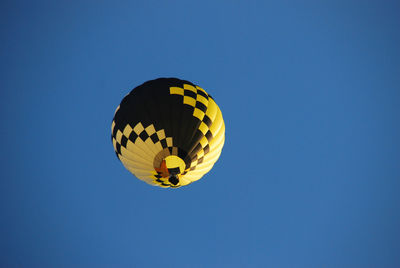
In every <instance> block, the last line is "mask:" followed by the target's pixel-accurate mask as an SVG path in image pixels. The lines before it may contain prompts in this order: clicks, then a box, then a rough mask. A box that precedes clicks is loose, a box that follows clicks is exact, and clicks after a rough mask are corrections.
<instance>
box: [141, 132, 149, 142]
mask: <svg viewBox="0 0 400 268" xmlns="http://www.w3.org/2000/svg"><path fill="white" fill-rule="evenodd" d="M139 137H140V138H141V139H142V141H145V140H147V138H148V137H149V134H147V132H146V131H144V130H143V131H142V133H140V134H139Z"/></svg>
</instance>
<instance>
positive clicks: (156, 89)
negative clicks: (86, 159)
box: [111, 78, 225, 188]
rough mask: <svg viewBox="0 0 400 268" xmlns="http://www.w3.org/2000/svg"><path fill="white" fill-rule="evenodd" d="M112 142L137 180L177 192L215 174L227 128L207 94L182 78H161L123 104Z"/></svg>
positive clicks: (132, 93) (125, 98) (112, 134)
mask: <svg viewBox="0 0 400 268" xmlns="http://www.w3.org/2000/svg"><path fill="white" fill-rule="evenodd" d="M111 139H112V144H113V146H114V150H115V153H116V155H117V157H118V159H119V160H120V161H121V162H122V164H123V165H124V166H125V168H126V169H127V170H129V171H130V172H131V173H132V174H134V175H135V176H136V177H137V178H139V179H140V180H142V181H145V182H146V183H148V184H151V185H157V186H160V187H164V188H168V187H171V188H178V187H180V186H185V185H188V184H190V183H192V182H194V181H197V180H199V179H200V178H201V177H203V175H204V174H206V173H207V172H208V171H210V170H211V168H212V167H213V165H214V164H215V162H216V161H217V160H218V158H219V156H220V154H221V150H222V147H223V145H224V141H225V124H224V120H223V118H222V113H221V111H220V109H219V107H218V105H217V104H216V103H215V101H214V99H213V98H212V97H211V96H210V95H209V94H208V93H207V92H206V91H205V90H204V89H202V88H201V87H199V86H197V85H195V84H193V83H191V82H189V81H185V80H180V79H177V78H159V79H155V80H151V81H147V82H145V83H143V84H142V85H140V86H138V87H136V88H134V89H133V90H132V91H131V92H130V93H129V94H128V95H126V96H125V97H124V98H123V100H122V101H121V103H120V105H119V106H118V107H117V109H116V111H115V114H114V119H113V121H112V125H111Z"/></svg>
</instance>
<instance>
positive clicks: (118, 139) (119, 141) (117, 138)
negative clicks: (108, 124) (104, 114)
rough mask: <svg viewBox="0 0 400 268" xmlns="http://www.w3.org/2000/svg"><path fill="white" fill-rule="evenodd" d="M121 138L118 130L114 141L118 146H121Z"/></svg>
mask: <svg viewBox="0 0 400 268" xmlns="http://www.w3.org/2000/svg"><path fill="white" fill-rule="evenodd" d="M121 138H122V132H121V131H120V130H119V129H118V131H117V135H116V137H115V139H116V140H117V142H118V143H119V144H121Z"/></svg>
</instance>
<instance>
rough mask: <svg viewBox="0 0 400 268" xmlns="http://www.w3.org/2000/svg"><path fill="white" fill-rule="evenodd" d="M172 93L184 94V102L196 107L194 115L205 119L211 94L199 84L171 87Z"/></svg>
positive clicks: (170, 91)
mask: <svg viewBox="0 0 400 268" xmlns="http://www.w3.org/2000/svg"><path fill="white" fill-rule="evenodd" d="M169 93H170V94H171V95H181V96H183V103H184V104H187V105H190V106H192V107H193V108H194V111H193V116H194V117H197V118H198V119H200V120H203V118H204V115H205V113H206V110H207V106H208V103H209V95H208V94H207V92H206V91H205V90H204V89H202V88H201V87H199V86H192V85H189V84H183V87H170V88H169Z"/></svg>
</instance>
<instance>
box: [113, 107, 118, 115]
mask: <svg viewBox="0 0 400 268" xmlns="http://www.w3.org/2000/svg"><path fill="white" fill-rule="evenodd" d="M118 110H119V105H118V107H117V109H115V112H114V115H115V114H116V113H117V112H118Z"/></svg>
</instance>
